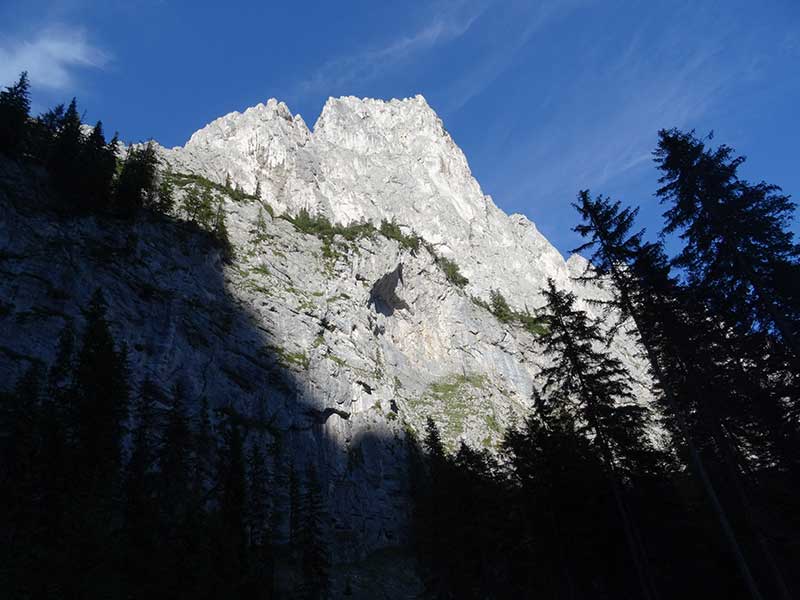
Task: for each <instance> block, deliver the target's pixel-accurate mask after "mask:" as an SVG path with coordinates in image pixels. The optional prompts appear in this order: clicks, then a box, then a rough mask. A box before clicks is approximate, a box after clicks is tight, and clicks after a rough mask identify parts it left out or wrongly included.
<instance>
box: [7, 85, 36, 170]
mask: <svg viewBox="0 0 800 600" xmlns="http://www.w3.org/2000/svg"><path fill="white" fill-rule="evenodd" d="M30 109H31V99H30V84H29V83H28V74H27V73H26V72H24V71H23V72H22V73H21V74H20V76H19V79H18V80H17V82H16V83H15V84H14V85H10V86H8V87H7V88H6V89H5V90H3V91H1V92H0V152H1V153H3V154H6V155H8V156H11V157H14V156H19V155H21V154H22V153H23V151H24V150H25V144H26V142H27V137H28V135H27V134H28V116H29V113H30Z"/></svg>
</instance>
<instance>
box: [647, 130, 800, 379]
mask: <svg viewBox="0 0 800 600" xmlns="http://www.w3.org/2000/svg"><path fill="white" fill-rule="evenodd" d="M654 155H655V160H656V162H657V164H658V168H659V169H660V170H661V171H662V173H663V175H662V177H661V179H660V180H659V181H660V182H661V183H662V184H663V185H662V187H661V188H659V190H658V192H657V195H658V196H659V197H660V198H661V201H662V202H663V203H666V204H668V206H669V208H668V210H667V211H666V212H665V213H664V217H665V219H666V223H665V227H664V231H665V232H666V233H673V232H679V233H680V236H681V238H682V239H683V240H684V242H685V246H684V248H683V249H682V251H681V252H680V254H679V255H678V256H677V257H676V258H675V264H676V265H678V266H680V267H682V268H684V269H686V272H687V274H688V277H689V281H690V284H691V285H693V286H694V287H695V288H696V289H697V291H698V293H699V294H700V295H701V297H702V298H703V300H704V301H705V302H707V303H708V304H709V306H710V307H711V309H712V311H713V312H714V313H715V314H716V315H718V316H720V317H722V318H724V319H725V320H726V322H727V323H728V324H729V325H730V326H731V327H733V328H734V330H735V331H737V332H738V334H739V335H745V334H748V333H750V332H753V331H759V330H762V329H763V330H766V331H767V332H768V333H772V332H774V333H775V334H776V336H777V337H778V338H779V339H780V341H781V342H782V344H783V345H785V346H786V347H787V348H788V349H789V351H790V352H791V353H793V355H794V359H795V364H798V363H797V362H796V361H797V359H798V358H800V342H798V340H799V339H800V284H799V283H798V281H800V246H799V245H797V244H796V243H795V242H794V240H793V236H792V233H791V231H790V230H789V223H790V220H791V218H792V213H793V211H794V207H795V205H794V204H793V203H792V202H791V201H790V200H789V197H788V196H786V195H784V194H782V193H781V190H780V188H779V187H778V186H776V185H771V184H767V183H765V182H763V181H762V182H759V183H756V184H752V183H750V182H748V181H745V180H743V179H740V178H739V176H738V169H739V167H740V166H741V164H742V163H743V162H744V160H745V159H744V157H741V156H734V151H733V149H732V148H730V147H728V146H725V145H723V146H720V147H719V148H717V149H713V150H712V149H708V148H706V146H705V144H704V142H703V141H701V140H699V139H697V138H696V137H695V136H694V134H693V132H690V133H683V132H681V131H678V130H676V129H672V130H661V131H660V132H659V143H658V148H657V149H656V151H655V153H654ZM757 352H760V351H757Z"/></svg>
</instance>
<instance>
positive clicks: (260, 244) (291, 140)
mask: <svg viewBox="0 0 800 600" xmlns="http://www.w3.org/2000/svg"><path fill="white" fill-rule="evenodd" d="M159 152H160V155H161V157H162V160H163V162H164V165H165V167H167V168H169V169H170V170H172V171H174V172H181V173H194V174H196V175H201V176H203V177H206V178H208V179H210V180H212V181H214V182H217V183H223V182H224V181H225V180H226V177H230V180H231V181H232V182H233V183H234V184H236V185H239V186H241V187H242V188H243V189H244V190H245V191H247V192H250V193H252V192H253V190H255V189H256V186H257V185H259V187H260V190H261V201H256V200H242V201H235V200H233V199H232V198H231V197H228V196H227V195H225V194H221V193H220V192H219V191H217V192H215V194H217V195H218V196H220V197H221V200H222V203H223V208H224V211H225V214H226V219H227V228H228V231H229V234H230V237H231V241H232V244H233V246H234V250H235V255H236V257H235V259H234V260H233V262H232V264H227V265H226V264H224V263H223V261H222V260H221V256H220V253H219V250H218V249H217V248H215V247H214V246H212V245H209V244H208V243H207V242H206V241H204V240H203V239H202V237H201V236H199V235H198V234H196V233H193V232H192V231H191V230H190V229H188V228H186V227H185V226H182V225H181V224H180V223H178V224H175V223H168V222H163V221H157V220H144V221H141V222H138V223H136V224H135V225H133V226H132V227H131V226H130V225H125V224H122V223H116V224H115V223H110V224H109V223H103V222H98V221H97V220H95V219H94V218H85V219H75V220H73V221H70V222H67V223H64V222H55V221H54V219H53V217H52V216H48V214H47V213H44V212H37V211H32V210H30V206H33V205H36V204H37V203H40V204H41V203H42V202H45V203H46V199H45V200H42V197H43V196H46V195H47V192H46V190H44V191H42V189H41V186H40V185H38V184H37V183H36V181H35V174H31V173H23V172H20V171H19V170H18V169H16V168H15V167H14V166H13V165H8V164H0V167H2V169H0V178H2V180H3V183H4V185H3V186H0V211H2V214H0V250H2V253H1V256H2V257H3V258H2V261H3V262H2V265H3V270H4V276H3V277H2V278H0V298H3V299H4V301H3V302H4V303H3V305H2V311H0V339H2V340H3V341H2V342H0V346H1V347H0V350H2V351H3V353H4V356H5V357H11V358H13V360H11V359H9V360H3V361H0V371H2V372H0V376H2V377H4V378H6V380H9V381H10V380H13V377H14V376H15V375H16V374H18V373H19V372H20V371H21V370H22V369H23V368H24V367H25V366H26V360H27V358H31V357H41V358H43V359H44V360H50V358H51V357H52V353H53V351H54V348H53V346H54V340H55V337H56V334H57V332H58V331H59V330H60V329H61V327H63V325H64V324H65V322H68V321H71V322H73V323H74V326H75V328H76V329H78V330H79V329H80V327H81V326H82V323H83V318H84V317H83V314H82V313H81V308H82V307H83V306H85V304H86V303H87V301H88V298H89V296H90V295H91V292H92V291H93V290H94V289H95V288H97V287H100V288H101V289H103V290H104V291H105V292H106V297H107V299H108V301H109V320H110V322H111V323H112V328H113V331H114V333H115V335H116V336H117V339H118V340H119V341H124V342H126V343H127V346H128V349H129V352H130V361H131V367H132V372H133V373H134V374H135V377H136V378H137V379H138V380H141V379H143V378H144V377H145V376H149V377H151V378H152V379H153V380H155V381H157V382H159V383H160V384H161V385H162V386H163V387H164V388H165V389H168V388H169V387H171V386H172V385H173V384H174V383H176V382H177V381H178V380H183V381H184V383H186V384H187V385H188V387H189V389H190V392H191V394H192V396H193V397H195V398H198V399H199V398H202V397H206V398H208V400H209V402H210V403H212V404H213V405H216V406H228V407H232V408H234V409H235V410H236V411H237V412H239V413H242V414H244V415H246V416H248V418H250V419H251V422H253V423H261V424H268V426H266V425H265V426H264V427H262V428H261V429H260V430H259V435H258V436H257V435H256V434H255V433H253V434H252V435H253V439H260V440H265V439H270V438H273V437H279V438H280V440H281V444H280V451H279V452H278V454H277V456H276V457H275V459H274V464H273V469H274V472H275V473H276V474H279V473H280V472H281V469H283V468H285V467H286V465H287V464H288V463H289V462H292V463H293V464H294V465H295V467H296V468H298V470H299V469H300V468H301V465H302V464H304V463H310V464H313V465H315V466H316V470H317V471H318V473H319V474H320V476H321V478H322V480H323V483H324V489H325V492H326V497H327V500H328V506H329V509H330V513H331V525H332V528H331V535H332V540H333V542H334V545H335V548H336V556H335V558H336V560H340V561H346V560H350V559H353V558H355V557H359V556H364V555H365V554H367V553H369V552H370V551H372V550H375V549H378V548H381V547H388V546H395V545H399V544H402V543H403V542H404V541H405V540H406V539H407V533H408V529H407V524H408V518H409V513H410V506H409V500H408V469H407V466H408V461H407V458H408V457H407V448H406V439H407V436H409V435H416V436H421V434H422V431H423V428H424V423H425V419H426V418H427V417H429V416H430V417H432V418H434V420H435V421H437V423H438V424H439V426H440V427H441V429H442V433H443V437H444V439H445V440H446V443H447V444H448V446H450V447H451V448H454V447H456V445H457V444H458V443H459V441H465V442H466V443H468V444H470V445H472V446H474V447H478V448H492V447H493V446H494V445H495V444H497V443H498V441H499V439H500V437H501V436H502V432H503V430H504V429H505V428H506V427H507V426H508V425H509V424H510V423H511V422H512V421H513V420H514V419H517V420H518V419H520V418H522V417H523V416H524V415H525V414H526V413H527V412H528V411H529V410H530V407H531V393H532V386H533V382H534V379H535V377H536V374H537V372H538V371H539V369H540V367H541V365H543V364H544V363H545V361H546V358H545V357H543V356H542V353H541V348H540V346H539V344H538V343H537V339H536V337H535V336H534V335H533V334H531V333H528V332H526V331H525V330H523V329H522V328H520V327H518V326H516V325H509V324H503V323H500V322H499V321H498V320H497V319H496V318H495V317H494V316H493V315H492V314H491V313H490V312H489V311H488V310H486V309H485V308H483V307H482V306H480V305H479V304H477V303H476V302H474V301H473V296H474V297H478V298H482V299H484V300H486V299H488V297H489V292H490V290H491V289H499V290H501V291H502V293H503V294H504V295H505V297H506V298H507V300H508V302H509V304H510V305H511V306H512V307H515V308H517V309H519V310H524V309H525V307H526V306H527V307H529V308H531V309H533V308H534V307H535V306H537V305H539V304H541V297H540V292H541V289H542V288H543V286H544V285H545V282H546V280H547V278H548V277H550V278H553V279H554V280H555V281H556V283H557V285H558V286H560V287H564V288H569V289H573V290H574V291H575V292H576V293H577V294H578V295H579V296H580V297H582V298H586V297H589V296H591V297H602V296H604V295H607V294H608V292H607V290H603V289H600V288H592V289H586V288H584V287H582V286H579V285H577V284H574V283H573V282H572V280H571V277H572V276H574V275H577V274H580V273H581V272H582V271H583V269H584V268H585V266H586V262H585V260H584V259H582V258H580V257H572V258H570V260H569V261H565V260H564V259H563V257H562V256H561V254H560V253H559V252H558V251H557V250H556V249H555V248H554V247H553V246H552V245H551V244H550V243H549V242H548V241H547V240H546V239H545V238H544V237H543V236H542V235H541V233H539V232H538V231H537V229H536V227H535V226H534V225H533V223H531V222H530V221H528V220H527V219H526V218H525V217H523V216H521V215H512V216H508V215H506V214H504V213H503V212H502V211H501V210H500V209H498V208H497V206H495V204H494V202H493V201H492V199H491V198H490V197H489V196H486V195H484V194H483V193H482V191H481V189H480V186H479V185H478V183H477V181H476V180H475V179H474V178H473V177H472V174H471V172H470V169H469V165H468V164H467V160H466V158H465V157H464V154H463V153H462V152H461V150H460V149H459V148H458V147H457V146H456V144H455V143H454V141H453V139H452V138H451V137H450V135H449V134H448V133H447V131H446V130H445V129H444V126H443V124H442V122H441V120H440V119H439V118H438V117H437V115H436V114H435V113H434V111H433V110H432V109H431V108H430V107H429V106H428V105H427V103H426V102H425V99H424V98H422V97H421V96H417V97H415V98H409V99H405V100H391V101H388V102H384V101H381V100H369V99H364V100H360V99H357V98H352V97H347V98H339V99H330V100H328V102H327V103H326V105H325V107H324V109H323V111H322V114H321V115H320V118H319V120H318V121H317V123H316V125H315V126H314V130H313V132H312V131H310V130H309V129H308V128H307V126H306V124H305V123H304V122H303V120H302V118H300V117H299V116H293V115H292V114H291V113H290V111H289V109H288V108H287V107H286V105H285V104H283V103H280V102H277V101H275V100H269V101H268V102H267V103H266V104H259V105H258V106H255V107H252V108H249V109H247V110H246V111H244V112H243V113H231V114H229V115H226V116H224V117H221V118H219V119H217V120H216V121H214V122H213V123H211V124H209V125H208V126H206V127H204V128H203V129H201V130H200V131H198V132H197V133H195V134H194V135H192V137H191V139H190V140H189V141H188V142H187V143H186V145H185V146H183V147H178V148H173V149H163V148H159ZM182 193H183V192H181V191H179V192H178V196H179V199H180V196H181V194H182ZM264 203H266V204H269V205H270V206H271V207H272V208H273V209H274V213H275V217H274V218H273V217H272V216H270V214H269V213H268V211H267V210H266V208H265V206H264ZM302 208H306V209H308V210H309V211H310V212H311V213H321V214H325V215H328V216H329V217H330V219H331V220H332V221H335V222H339V223H350V222H354V221H361V220H368V221H371V222H373V223H375V224H379V222H380V220H381V219H387V220H392V219H393V220H395V221H396V222H397V223H398V224H400V225H401V226H402V227H403V228H404V229H405V230H406V231H410V230H414V231H416V232H417V233H418V234H420V235H421V236H422V237H423V238H424V239H426V240H427V241H428V242H430V243H431V244H432V245H433V248H435V251H436V252H437V253H438V254H440V255H442V256H446V257H450V258H452V259H453V260H454V261H455V262H456V263H457V264H458V266H459V267H460V269H461V272H462V273H463V274H464V275H466V276H467V277H468V278H469V284H468V285H467V286H466V288H465V289H462V288H459V287H457V286H455V285H453V284H452V283H450V282H448V280H447V278H446V277H445V275H444V273H443V272H442V270H441V268H440V266H439V265H437V263H436V261H435V259H434V256H433V255H432V254H431V253H430V252H429V251H428V250H427V249H426V248H425V246H423V247H421V248H420V249H419V250H418V251H417V252H412V251H411V250H409V249H407V248H403V247H401V245H399V244H398V243H397V242H396V241H393V240H390V239H387V238H385V237H383V236H381V235H375V236H373V237H371V238H370V237H366V238H360V239H358V240H356V241H346V240H344V239H343V238H337V239H336V240H335V241H334V242H333V244H331V245H329V246H328V247H326V246H325V245H324V244H323V242H322V241H321V240H320V239H318V238H317V237H314V236H312V235H307V234H304V233H301V232H299V231H297V230H296V229H295V227H294V226H293V225H292V224H291V223H290V222H288V221H287V220H285V219H281V218H279V216H278V215H280V214H281V213H284V212H285V213H289V214H296V213H297V212H298V211H299V210H300V209H302ZM178 216H179V218H180V217H181V215H180V214H179V215H178ZM612 348H613V350H614V352H616V353H617V354H618V355H620V356H622V357H623V358H624V360H625V361H626V363H627V364H628V365H629V366H630V367H631V368H632V370H633V372H634V375H635V376H636V378H637V380H638V381H641V382H646V376H645V375H644V373H645V371H646V369H645V364H644V362H643V360H642V358H641V357H640V356H639V354H638V353H637V350H636V347H635V345H634V344H633V343H631V342H630V341H625V340H623V341H618V342H616V343H615V345H614V346H613V347H612ZM15 357H17V358H18V357H22V358H19V360H17V358H15ZM26 357H27V358H26ZM637 391H638V392H639V394H640V397H641V399H642V401H647V400H648V395H647V393H646V391H645V388H644V387H643V386H642V385H640V384H637ZM276 480H280V477H277V475H276ZM285 502H286V498H285V494H284V495H281V494H278V496H277V500H276V503H277V504H276V509H277V510H282V511H285V509H286V507H285Z"/></svg>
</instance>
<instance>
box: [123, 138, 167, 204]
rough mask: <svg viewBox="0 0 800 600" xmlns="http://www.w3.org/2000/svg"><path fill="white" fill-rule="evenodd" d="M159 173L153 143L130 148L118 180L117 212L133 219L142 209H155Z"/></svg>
mask: <svg viewBox="0 0 800 600" xmlns="http://www.w3.org/2000/svg"><path fill="white" fill-rule="evenodd" d="M157 173H158V157H157V156H156V151H155V148H154V147H153V144H152V143H150V142H148V143H147V144H145V145H144V146H138V147H137V146H133V147H131V148H129V149H128V155H127V156H126V157H125V162H124V163H123V165H122V171H121V172H120V174H119V178H118V180H117V185H116V190H115V198H114V203H115V207H116V210H117V211H118V212H119V213H120V214H122V215H124V216H128V217H131V216H134V215H135V214H136V213H137V212H138V211H139V210H141V209H142V208H152V207H154V206H155V205H156V204H157V199H158V188H157V184H156V177H157Z"/></svg>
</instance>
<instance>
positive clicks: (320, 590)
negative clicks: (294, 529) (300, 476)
mask: <svg viewBox="0 0 800 600" xmlns="http://www.w3.org/2000/svg"><path fill="white" fill-rule="evenodd" d="M326 512H327V511H326V509H325V503H324V499H323V497H322V489H321V487H320V483H319V479H318V477H317V473H316V470H315V469H314V468H313V466H309V468H308V472H307V476H306V485H305V489H304V490H303V493H302V495H301V496H300V510H299V513H300V531H299V532H298V533H299V544H298V545H299V548H298V550H299V553H300V565H301V572H302V575H303V586H302V587H303V597H304V598H307V599H309V600H320V599H322V598H325V597H326V596H327V593H328V587H329V585H330V584H329V578H330V573H329V571H330V564H329V558H328V548H327V543H326V539H325V538H326V533H325V529H326V527H325V523H326V518H325V517H326Z"/></svg>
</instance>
